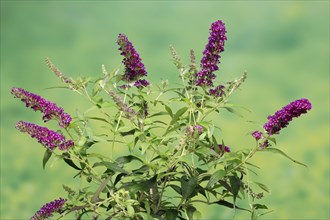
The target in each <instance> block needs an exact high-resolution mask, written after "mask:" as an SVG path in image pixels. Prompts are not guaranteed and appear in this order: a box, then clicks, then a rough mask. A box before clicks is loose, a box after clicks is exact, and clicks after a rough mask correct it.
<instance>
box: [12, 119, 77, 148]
mask: <svg viewBox="0 0 330 220" xmlns="http://www.w3.org/2000/svg"><path fill="white" fill-rule="evenodd" d="M16 129H18V130H19V131H21V132H23V133H28V134H29V135H30V136H31V137H32V138H36V139H37V140H38V142H39V143H40V144H42V145H43V146H44V147H46V148H48V149H49V150H54V149H55V148H56V147H58V148H59V149H60V150H63V151H65V150H68V149H69V148H71V147H73V146H74V142H73V141H72V140H66V139H65V137H64V136H63V135H61V134H59V133H57V132H55V131H53V130H49V129H48V128H46V127H41V126H38V125H35V124H32V123H28V122H24V121H19V122H17V123H16Z"/></svg>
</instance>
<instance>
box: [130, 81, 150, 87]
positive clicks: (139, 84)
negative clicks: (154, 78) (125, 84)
mask: <svg viewBox="0 0 330 220" xmlns="http://www.w3.org/2000/svg"><path fill="white" fill-rule="evenodd" d="M149 84H150V83H149V82H148V81H147V80H145V79H139V80H138V81H136V82H135V83H134V86H135V87H137V88H139V89H142V88H143V87H147V86H148V85H149Z"/></svg>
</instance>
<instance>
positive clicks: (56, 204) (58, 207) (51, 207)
mask: <svg viewBox="0 0 330 220" xmlns="http://www.w3.org/2000/svg"><path fill="white" fill-rule="evenodd" d="M65 202H66V199H62V198H59V199H56V200H54V201H52V202H49V203H46V204H45V205H44V206H42V207H41V208H40V209H39V210H38V211H37V212H36V213H35V214H34V215H33V216H32V217H31V218H30V220H43V219H49V218H50V217H52V216H53V214H54V213H61V212H62V208H63V205H64V203H65Z"/></svg>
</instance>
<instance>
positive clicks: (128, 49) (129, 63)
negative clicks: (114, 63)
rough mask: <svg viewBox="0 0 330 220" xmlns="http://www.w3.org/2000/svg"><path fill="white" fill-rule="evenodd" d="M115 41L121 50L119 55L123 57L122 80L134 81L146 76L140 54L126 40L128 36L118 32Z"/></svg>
mask: <svg viewBox="0 0 330 220" xmlns="http://www.w3.org/2000/svg"><path fill="white" fill-rule="evenodd" d="M117 43H118V45H119V50H120V51H122V52H121V55H123V56H124V57H125V58H124V60H123V64H124V65H125V74H124V76H123V80H124V81H125V82H134V81H137V80H138V79H139V78H141V77H143V76H146V75H147V71H146V70H145V67H144V64H143V63H142V62H141V58H140V55H139V54H138V53H137V52H136V50H135V48H134V46H133V44H132V43H131V42H129V41H128V38H127V37H126V36H125V35H124V34H119V36H118V40H117Z"/></svg>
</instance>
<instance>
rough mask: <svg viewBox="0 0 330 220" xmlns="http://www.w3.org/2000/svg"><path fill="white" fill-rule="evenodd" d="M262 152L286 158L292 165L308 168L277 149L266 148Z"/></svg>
mask: <svg viewBox="0 0 330 220" xmlns="http://www.w3.org/2000/svg"><path fill="white" fill-rule="evenodd" d="M262 151H266V152H271V153H277V154H281V155H282V156H284V157H286V158H288V159H289V160H291V161H292V162H294V163H296V164H299V165H302V166H304V167H308V166H307V165H306V164H303V163H301V162H299V161H297V160H295V159H293V158H292V157H290V156H289V155H287V154H286V153H284V152H283V151H281V150H280V149H278V148H273V147H268V148H265V149H264V150H262Z"/></svg>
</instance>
